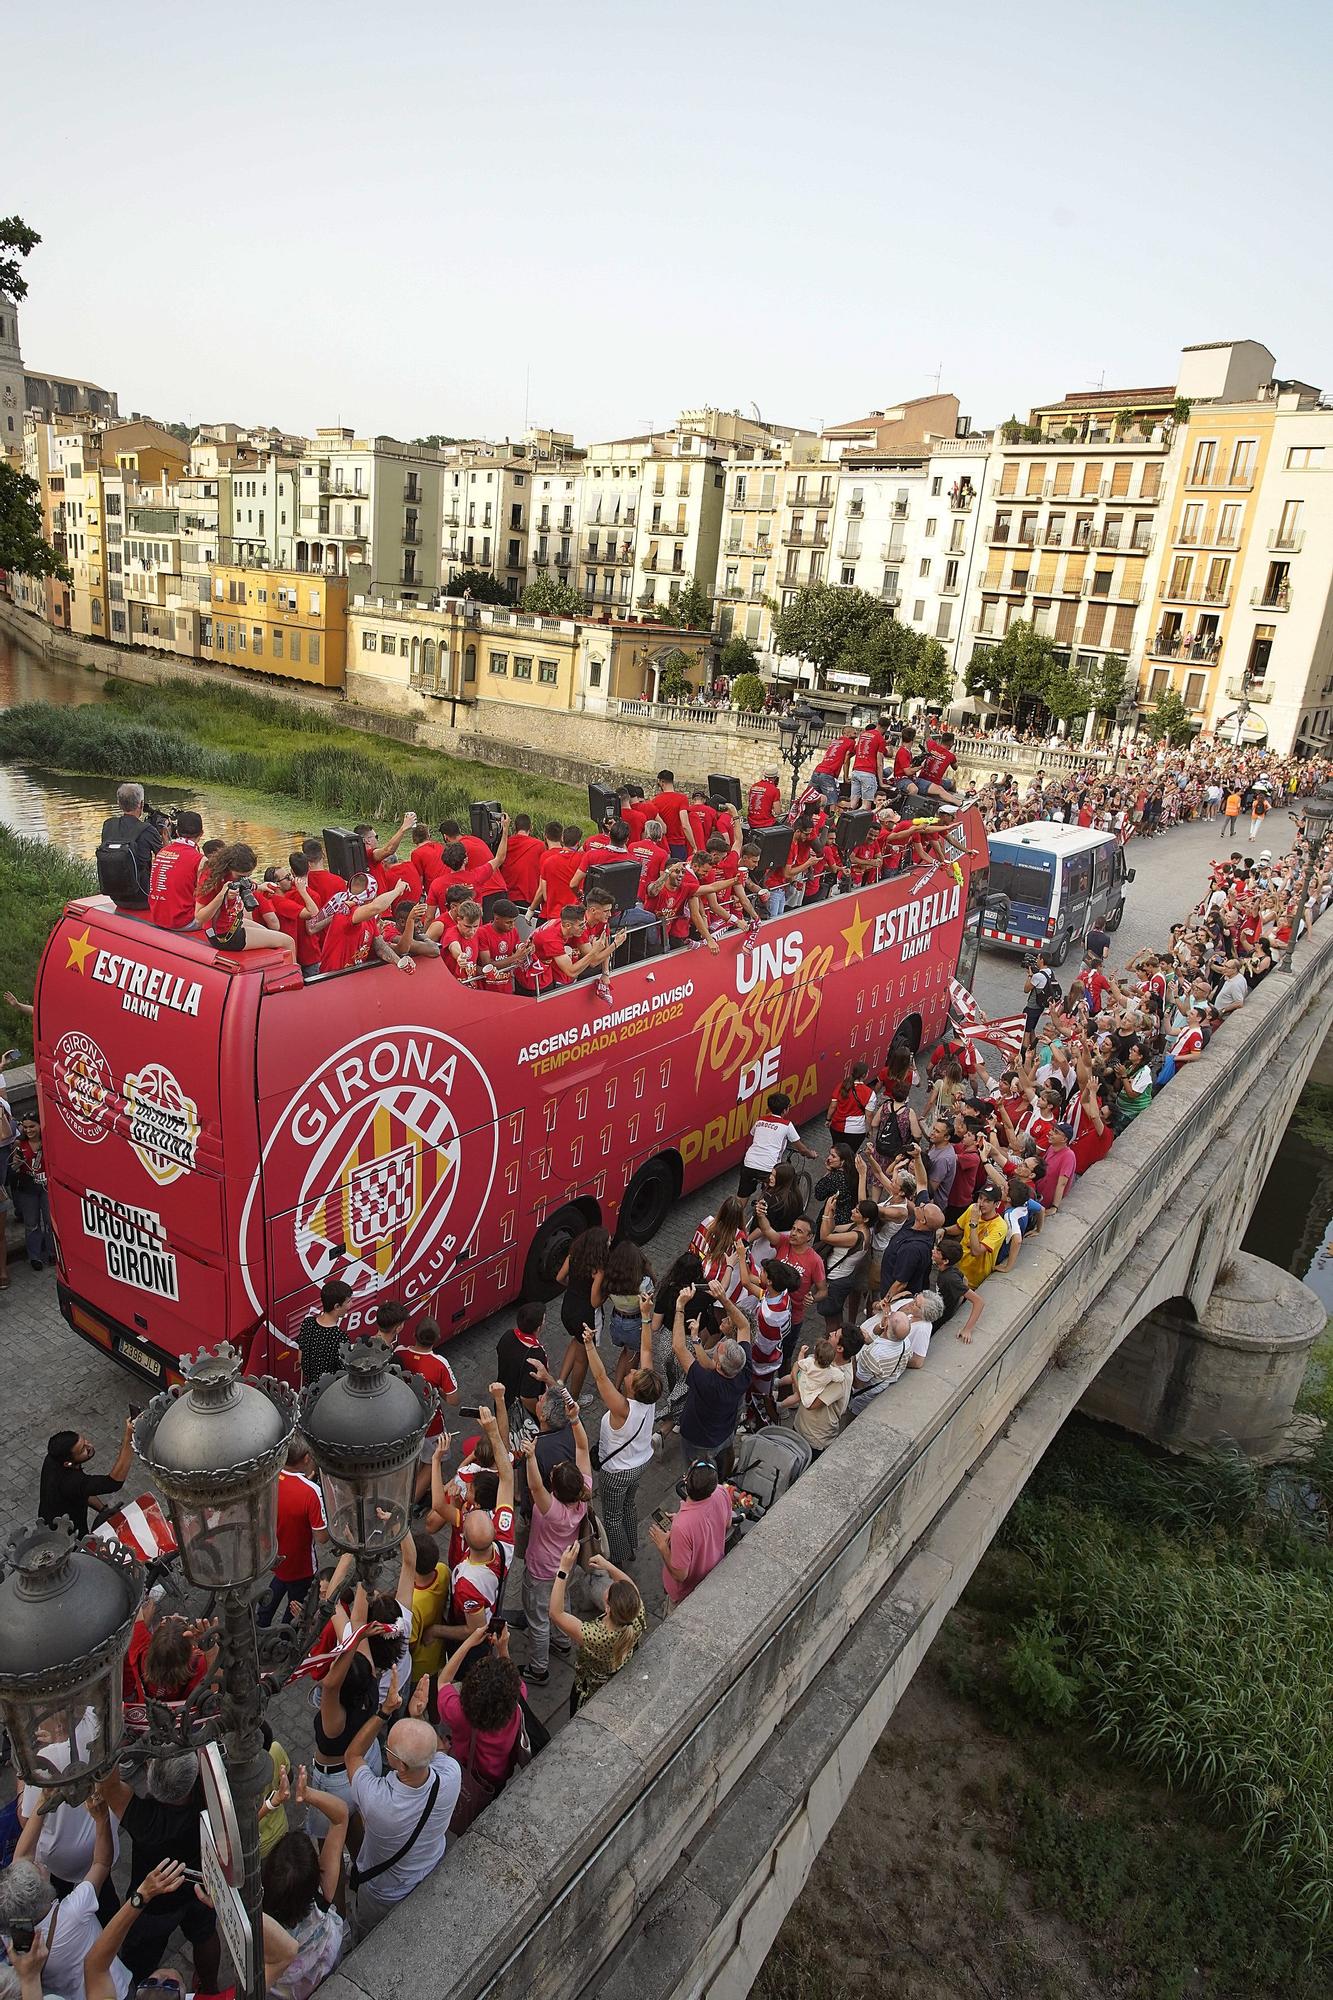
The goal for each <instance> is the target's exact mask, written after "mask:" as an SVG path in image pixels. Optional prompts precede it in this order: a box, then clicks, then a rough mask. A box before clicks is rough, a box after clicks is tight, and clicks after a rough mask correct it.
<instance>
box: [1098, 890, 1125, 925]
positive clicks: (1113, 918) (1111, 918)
mask: <svg viewBox="0 0 1333 2000" xmlns="http://www.w3.org/2000/svg"><path fill="white" fill-rule="evenodd" d="M1124 914H1125V903H1124V898H1123V897H1122V898H1121V899H1120V901H1119V902H1118V903H1117V904H1116V906H1115V908H1114V909H1113V910H1112V911H1111V912H1110V913H1109V915H1107V916H1106V917H1104V918H1103V920H1102V921H1103V922H1104V923H1105V925H1106V928H1107V930H1108V931H1118V930H1119V928H1120V919H1121V918H1122V917H1123V916H1124Z"/></svg>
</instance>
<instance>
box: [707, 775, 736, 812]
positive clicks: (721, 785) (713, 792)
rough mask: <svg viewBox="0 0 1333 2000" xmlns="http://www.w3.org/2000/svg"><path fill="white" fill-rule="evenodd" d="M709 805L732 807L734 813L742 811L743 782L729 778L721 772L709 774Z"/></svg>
mask: <svg viewBox="0 0 1333 2000" xmlns="http://www.w3.org/2000/svg"><path fill="white" fill-rule="evenodd" d="M708 803H709V804H710V805H714V806H730V807H731V809H732V811H733V812H739V811H740V809H741V781H740V779H739V778H728V777H726V776H725V775H724V774H723V773H722V772H721V771H710V772H709V773H708Z"/></svg>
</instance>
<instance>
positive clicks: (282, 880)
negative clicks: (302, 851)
mask: <svg viewBox="0 0 1333 2000" xmlns="http://www.w3.org/2000/svg"><path fill="white" fill-rule="evenodd" d="M256 893H257V898H258V903H259V909H260V912H261V914H262V915H263V917H264V919H265V921H266V922H267V920H268V919H269V918H270V917H271V918H272V919H273V920H274V922H275V923H276V924H277V926H278V929H279V930H280V931H282V932H283V933H284V935H285V936H287V937H289V938H290V939H291V940H292V943H293V944H294V945H295V946H296V963H297V964H298V965H299V966H302V967H304V966H307V965H317V964H318V963H319V956H320V942H319V939H318V938H317V937H312V936H311V934H310V931H309V929H308V928H307V924H306V919H307V918H308V917H317V916H318V915H319V904H318V903H317V902H316V901H315V899H314V897H313V896H312V895H311V893H310V891H309V889H308V888H307V886H306V882H305V880H304V879H303V878H302V877H300V876H298V875H294V874H293V873H292V870H291V867H290V865H288V866H287V867H286V868H277V867H274V868H266V869H265V870H264V883H263V887H262V888H260V889H258V890H257V892H256Z"/></svg>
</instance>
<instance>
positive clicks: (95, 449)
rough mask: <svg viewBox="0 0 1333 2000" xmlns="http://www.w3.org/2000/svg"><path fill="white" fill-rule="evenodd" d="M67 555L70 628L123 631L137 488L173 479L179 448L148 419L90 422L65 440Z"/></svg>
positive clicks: (180, 461)
mask: <svg viewBox="0 0 1333 2000" xmlns="http://www.w3.org/2000/svg"><path fill="white" fill-rule="evenodd" d="M63 458H64V474H63V478H64V496H63V511H64V525H63V533H64V536H65V559H66V561H67V563H68V565H69V567H70V570H71V571H72V573H73V581H72V584H71V586H70V607H69V609H70V623H69V629H70V631H71V632H73V633H75V634H77V635H78V636H79V637H81V638H93V639H123V638H127V637H128V636H129V630H130V626H129V618H128V615H127V614H128V597H127V593H126V590H125V562H124V549H123V542H124V537H125V528H126V521H127V518H128V507H129V502H130V499H131V498H132V497H137V490H138V488H139V487H141V486H143V485H147V484H151V483H152V482H155V481H160V480H161V479H162V478H163V477H164V476H165V477H166V478H167V479H172V478H174V477H175V476H176V475H177V474H178V473H179V472H180V471H181V469H182V467H183V466H184V464H185V460H186V453H185V447H184V446H183V445H182V444H181V443H180V441H179V439H177V438H175V437H173V436H172V434H171V432H170V431H168V430H166V429H165V428H164V427H163V426H162V425H161V424H155V423H151V422H149V421H147V420H146V419H142V418H141V419H138V420H131V421H129V422H127V423H117V424H109V425H103V424H101V423H96V422H90V423H86V424H84V425H83V426H81V427H79V428H76V429H73V430H71V431H69V432H68V433H66V434H65V438H64V443H63Z"/></svg>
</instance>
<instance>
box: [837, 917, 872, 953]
mask: <svg viewBox="0 0 1333 2000" xmlns="http://www.w3.org/2000/svg"><path fill="white" fill-rule="evenodd" d="M869 929H870V920H869V918H868V917H863V916H862V915H861V905H860V903H859V902H858V903H853V905H852V921H851V922H850V923H849V924H848V926H847V928H846V930H845V931H843V933H842V937H843V939H844V941H845V943H846V946H847V956H846V958H844V960H843V961H842V962H843V964H844V965H850V964H851V962H852V960H853V959H854V958H860V959H864V957H865V955H866V932H867V931H868V930H869Z"/></svg>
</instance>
